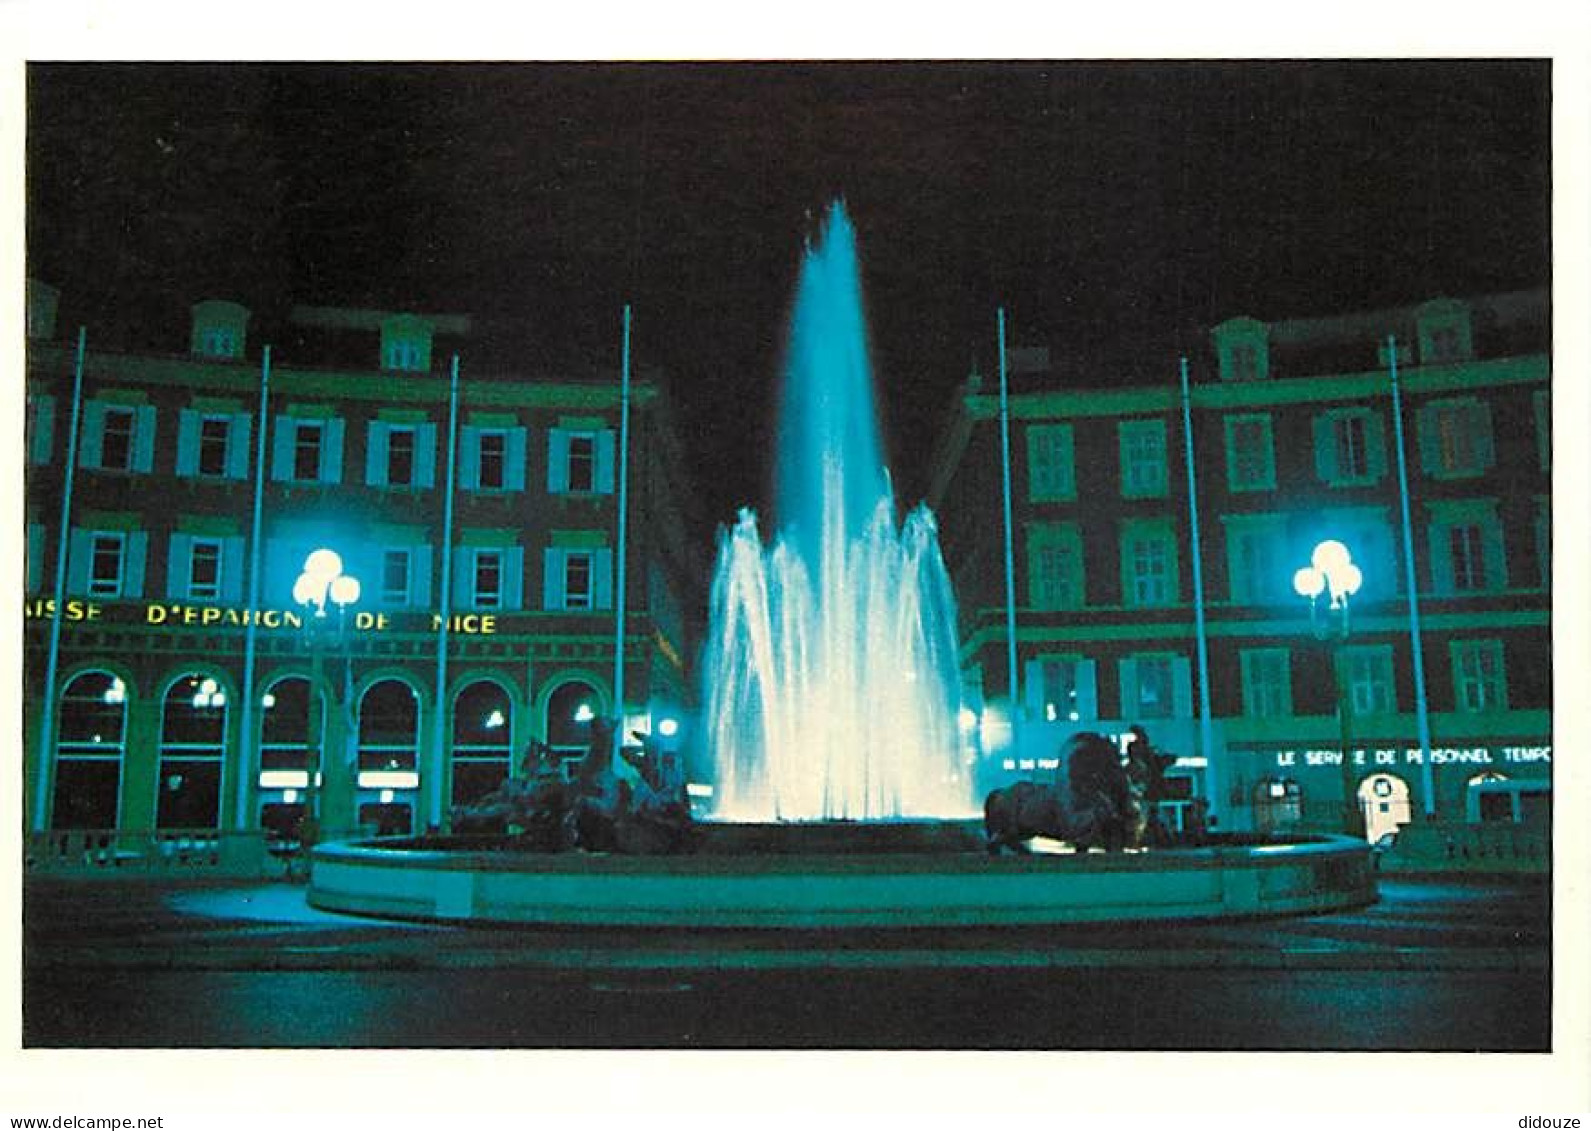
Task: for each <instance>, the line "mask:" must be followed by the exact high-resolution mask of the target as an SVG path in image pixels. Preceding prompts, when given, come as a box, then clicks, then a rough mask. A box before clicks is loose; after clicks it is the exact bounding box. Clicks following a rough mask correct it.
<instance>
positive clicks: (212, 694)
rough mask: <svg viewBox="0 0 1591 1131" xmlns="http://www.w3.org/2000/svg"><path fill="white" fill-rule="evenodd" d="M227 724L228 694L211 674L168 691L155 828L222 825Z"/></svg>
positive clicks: (189, 678) (195, 675)
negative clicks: (222, 787)
mask: <svg viewBox="0 0 1591 1131" xmlns="http://www.w3.org/2000/svg"><path fill="white" fill-rule="evenodd" d="M226 722H227V701H226V694H225V692H224V690H223V689H222V688H221V687H220V685H219V684H218V682H217V681H216V680H215V679H213V678H211V677H210V676H207V675H204V674H203V673H200V672H195V673H192V674H190V675H185V676H182V677H181V678H179V679H178V680H177V681H176V682H175V683H173V684H172V685H171V687H170V688H169V689H168V690H167V692H166V700H165V706H164V710H163V711H162V713H161V728H160V779H159V780H160V799H159V802H158V804H157V806H156V810H155V827H156V828H158V829H214V828H217V827H219V825H220V823H221V763H222V758H223V755H224V753H225V750H226Z"/></svg>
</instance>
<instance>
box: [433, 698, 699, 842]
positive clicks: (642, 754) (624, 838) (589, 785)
mask: <svg viewBox="0 0 1591 1131" xmlns="http://www.w3.org/2000/svg"><path fill="white" fill-rule="evenodd" d="M614 729H615V728H614V726H613V724H612V723H610V722H608V721H607V720H605V719H594V720H592V723H591V743H590V745H589V746H588V747H587V749H586V753H585V755H584V756H583V757H582V758H581V759H580V761H579V762H578V763H577V764H576V766H575V769H574V772H573V774H571V775H570V776H569V777H568V778H565V776H564V774H563V771H562V767H561V766H560V764H559V759H558V758H557V757H556V756H555V754H554V751H553V750H552V748H551V747H549V746H547V745H545V744H544V743H541V742H532V743H531V745H530V749H529V750H528V751H527V752H526V755H525V765H524V767H523V769H524V773H523V774H522V775H521V776H520V777H517V778H514V777H511V778H509V779H507V780H506V781H504V782H503V784H502V785H501V786H499V787H498V788H497V789H496V790H495V791H493V792H492V793H490V794H488V795H487V796H486V797H483V798H482V799H481V800H479V801H477V802H475V803H473V804H470V805H463V806H459V807H457V808H455V809H454V811H453V831H454V832H457V833H463V834H483V833H490V834H496V835H504V834H506V835H509V836H512V837H513V838H514V840H515V843H516V844H517V845H519V846H520V847H523V848H527V849H530V850H532V851H538V852H566V851H569V850H572V849H584V850H585V851H588V852H621V853H635V854H662V853H672V852H682V851H688V850H689V849H690V848H691V847H692V846H693V838H692V831H693V825H692V821H691V811H690V800H689V798H688V797H687V796H686V793H685V783H684V780H683V777H682V776H681V775H679V774H678V773H675V772H672V771H671V770H670V769H669V768H668V766H667V765H666V759H665V757H664V755H663V753H662V751H661V750H659V749H657V747H656V746H655V744H654V743H653V742H652V740H651V739H650V738H649V736H647V735H643V734H640V733H635V734H634V735H633V737H634V738H635V739H636V740H637V741H638V742H639V743H640V745H638V746H629V745H625V746H620V747H619V748H618V750H617V754H618V756H619V757H620V758H622V759H623V760H624V761H625V762H626V763H627V764H628V765H630V766H631V767H633V768H634V769H635V771H636V775H637V780H636V781H635V782H633V783H632V782H631V781H629V780H628V779H627V778H625V777H623V776H621V775H620V774H619V772H618V769H617V767H616V766H615V765H614V755H615V749H614Z"/></svg>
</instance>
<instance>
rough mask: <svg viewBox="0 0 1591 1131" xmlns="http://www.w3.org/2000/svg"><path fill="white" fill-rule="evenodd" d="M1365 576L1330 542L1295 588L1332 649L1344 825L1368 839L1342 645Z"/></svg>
mask: <svg viewBox="0 0 1591 1131" xmlns="http://www.w3.org/2000/svg"><path fill="white" fill-rule="evenodd" d="M1363 583H1364V574H1362V573H1361V572H1360V571H1359V567H1358V566H1356V565H1354V564H1353V555H1352V554H1350V553H1349V552H1348V547H1347V546H1344V545H1343V544H1342V543H1341V542H1338V541H1335V540H1333V539H1327V540H1326V541H1324V542H1322V543H1320V544H1319V545H1318V546H1316V547H1315V552H1314V553H1313V554H1311V555H1310V559H1309V564H1308V565H1307V566H1305V567H1304V568H1302V569H1300V570H1299V571H1298V572H1297V573H1295V574H1293V589H1294V590H1295V591H1296V592H1297V593H1298V595H1299V596H1300V597H1303V598H1305V599H1306V600H1308V601H1309V626H1310V629H1311V630H1312V631H1313V632H1314V635H1315V639H1316V640H1319V641H1321V642H1322V643H1324V644H1326V645H1327V647H1328V648H1329V649H1330V651H1331V675H1332V684H1333V688H1334V690H1335V692H1336V697H1337V719H1338V722H1339V724H1340V726H1341V737H1342V808H1343V827H1344V829H1345V830H1346V831H1347V833H1348V835H1349V836H1354V837H1358V838H1360V839H1363V838H1364V835H1365V825H1364V813H1363V812H1362V811H1361V810H1360V808H1359V805H1358V799H1357V797H1356V796H1355V794H1354V784H1355V783H1354V772H1353V763H1352V762H1351V761H1350V747H1351V746H1352V741H1351V730H1352V728H1351V719H1352V717H1353V711H1352V703H1351V702H1350V701H1349V698H1348V695H1347V692H1348V681H1347V679H1346V678H1345V675H1344V672H1343V670H1342V663H1343V661H1342V646H1343V644H1344V643H1345V642H1346V641H1347V639H1348V633H1349V631H1350V628H1351V625H1350V622H1349V618H1348V607H1349V598H1351V597H1352V596H1353V595H1354V594H1355V593H1357V592H1359V587H1360V585H1362V584H1363Z"/></svg>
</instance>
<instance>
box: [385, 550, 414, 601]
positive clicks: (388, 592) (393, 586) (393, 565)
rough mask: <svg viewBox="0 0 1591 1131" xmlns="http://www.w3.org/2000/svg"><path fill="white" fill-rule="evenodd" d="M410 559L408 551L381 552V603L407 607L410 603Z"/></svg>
mask: <svg viewBox="0 0 1591 1131" xmlns="http://www.w3.org/2000/svg"><path fill="white" fill-rule="evenodd" d="M409 557H410V552H409V550H407V549H396V550H383V551H382V552H381V603H382V604H383V605H407V604H408V603H409Z"/></svg>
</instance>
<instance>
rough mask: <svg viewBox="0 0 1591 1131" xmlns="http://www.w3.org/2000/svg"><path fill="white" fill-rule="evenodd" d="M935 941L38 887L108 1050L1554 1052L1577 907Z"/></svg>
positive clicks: (1500, 896) (208, 891)
mask: <svg viewBox="0 0 1591 1131" xmlns="http://www.w3.org/2000/svg"><path fill="white" fill-rule="evenodd" d="M1381 890H1382V898H1381V900H1380V901H1379V902H1378V903H1376V904H1374V905H1373V906H1370V907H1366V908H1363V909H1360V910H1357V911H1351V912H1343V913H1334V914H1328V915H1320V916H1309V917H1297V918H1287V919H1273V920H1262V921H1250V922H1243V923H1197V924H1170V925H1126V926H1110V927H1099V926H1094V927H1074V928H1066V929H1060V928H1045V929H1032V930H1009V929H1007V930H998V931H996V930H980V929H960V930H933V931H921V930H918V931H894V932H891V931H865V932H864V931H832V932H817V931H813V932H801V931H781V932H757V931H715V932H699V931H658V930H631V931H623V932H620V931H604V930H572V929H565V930H536V929H531V928H517V929H512V928H480V927H447V926H439V925H435V924H421V923H400V922H391V921H381V920H374V919H358V918H353V917H348V916H342V915H333V914H327V913H323V912H320V911H316V910H314V909H312V908H310V907H308V906H307V904H306V903H305V901H304V889H303V887H302V886H297V885H292V884H282V883H276V884H260V883H217V882H202V881H197V880H195V881H188V882H181V883H172V882H165V883H155V882H149V881H123V882H117V883H105V882H94V881H62V880H53V881H39V880H35V881H32V882H30V884H29V886H28V888H27V891H26V909H25V911H26V913H25V929H24V947H25V953H24V963H25V972H24V1011H25V1018H24V1039H25V1042H26V1043H27V1044H29V1045H33V1046H71V1047H75V1046H90V1047H246V1048H255V1047H303V1046H312V1047H481V1048H498V1047H502V1048H511V1047H569V1048H618V1047H633V1048H689V1047H697V1048H745V1047H761V1048H879V1049H885V1048H986V1049H987V1048H1035V1049H1037V1048H1046V1049H1146V1050H1148V1049H1229V1050H1249V1051H1256V1050H1269V1049H1320V1050H1355V1049H1366V1050H1369V1049H1377V1050H1379V1049H1402V1050H1433V1051H1434V1050H1463V1051H1482V1050H1497V1051H1502V1050H1544V1049H1546V1048H1548V1047H1549V1045H1550V1037H1551V1020H1550V1019H1551V961H1550V955H1551V922H1550V918H1551V916H1550V903H1551V900H1550V890H1549V888H1548V886H1547V885H1546V884H1544V883H1541V882H1528V881H1520V882H1514V883H1507V884H1502V883H1483V882H1478V881H1462V880H1453V879H1448V878H1443V879H1420V878H1409V879H1383V881H1382V886H1381Z"/></svg>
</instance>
